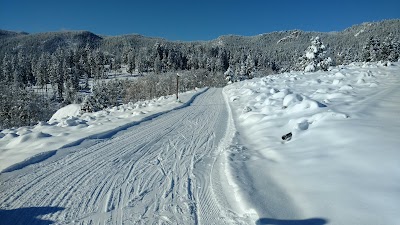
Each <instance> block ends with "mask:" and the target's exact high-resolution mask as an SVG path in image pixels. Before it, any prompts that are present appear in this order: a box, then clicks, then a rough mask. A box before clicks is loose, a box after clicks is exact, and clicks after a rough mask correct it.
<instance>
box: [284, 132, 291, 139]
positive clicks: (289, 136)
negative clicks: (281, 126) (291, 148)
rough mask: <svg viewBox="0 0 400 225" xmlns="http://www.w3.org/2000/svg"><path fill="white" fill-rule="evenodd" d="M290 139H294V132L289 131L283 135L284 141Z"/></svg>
mask: <svg viewBox="0 0 400 225" xmlns="http://www.w3.org/2000/svg"><path fill="white" fill-rule="evenodd" d="M290 139H292V132H290V133H287V134H285V135H283V136H282V140H284V141H290Z"/></svg>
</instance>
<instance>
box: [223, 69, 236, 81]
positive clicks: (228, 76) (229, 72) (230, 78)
mask: <svg viewBox="0 0 400 225" xmlns="http://www.w3.org/2000/svg"><path fill="white" fill-rule="evenodd" d="M224 76H225V80H227V81H228V84H230V83H233V82H235V72H234V71H233V70H232V68H231V67H228V69H227V70H226V71H225V73H224Z"/></svg>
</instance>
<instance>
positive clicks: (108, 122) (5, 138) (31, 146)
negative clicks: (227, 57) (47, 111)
mask: <svg viewBox="0 0 400 225" xmlns="http://www.w3.org/2000/svg"><path fill="white" fill-rule="evenodd" d="M204 90H205V89H199V90H195V91H189V92H186V93H182V94H180V95H179V97H180V100H181V101H180V102H177V101H176V97H175V95H170V96H164V97H160V98H158V99H153V100H147V101H140V102H136V103H128V104H125V105H121V106H117V107H113V108H109V109H105V110H103V111H99V112H94V113H84V114H80V108H81V107H80V105H78V104H72V105H68V106H65V107H63V108H61V109H59V110H58V111H57V112H56V113H55V114H54V115H53V116H52V117H51V119H50V120H49V121H48V122H40V123H39V124H37V125H35V126H32V127H19V128H12V129H5V130H2V131H0V171H2V172H6V171H12V170H14V169H19V168H22V167H23V166H25V165H28V164H30V163H36V162H38V161H40V160H43V159H46V158H47V157H50V156H51V155H53V154H54V150H57V149H60V148H63V147H65V146H70V145H72V144H77V143H80V142H82V141H83V140H84V139H85V138H101V137H109V136H111V135H112V134H115V133H116V132H118V131H120V130H122V129H126V128H128V127H129V126H132V125H134V124H137V122H139V121H142V120H144V119H146V118H152V117H154V116H157V115H160V114H162V113H163V112H166V111H169V110H172V109H175V108H179V107H184V106H186V105H187V104H189V103H190V102H191V101H192V100H193V98H194V97H195V96H196V95H198V94H200V93H202V92H203V91H204ZM46 152H47V153H46ZM39 159H40V160H39Z"/></svg>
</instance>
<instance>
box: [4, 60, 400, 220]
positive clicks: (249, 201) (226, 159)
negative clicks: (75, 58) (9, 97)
mask: <svg viewBox="0 0 400 225" xmlns="http://www.w3.org/2000/svg"><path fill="white" fill-rule="evenodd" d="M181 100H182V102H177V101H175V98H174V96H166V97H161V98H159V99H154V100H151V101H143V102H138V103H130V104H127V105H122V106H119V107H114V108H111V109H107V110H104V111H100V112H95V113H85V114H81V113H79V105H70V106H67V107H65V108H63V109H61V110H59V111H58V112H57V113H56V114H55V115H54V116H53V118H52V119H51V120H49V121H48V122H46V123H39V124H38V125H36V126H33V127H21V128H13V129H6V130H2V131H1V132H0V170H1V171H2V172H1V173H0V182H1V185H0V224H50V223H53V222H54V223H56V224H278V225H284V224H296V225H300V224H301V225H306V224H307V225H323V224H338V225H341V224H363V225H368V224H371V225H375V224H400V219H399V217H398V212H400V204H398V202H400V194H399V190H400V182H399V181H400V163H399V159H400V151H399V146H400V139H399V138H398V137H399V134H400V120H399V117H400V64H399V63H394V64H389V65H388V66H384V65H383V64H380V63H353V64H351V65H348V66H339V67H334V68H332V69H331V70H330V71H328V72H315V73H304V72H292V73H284V74H278V75H272V76H267V77H264V78H257V79H253V80H248V81H243V82H238V83H234V84H232V85H229V86H227V87H225V88H224V89H223V90H221V89H204V90H197V91H195V92H191V93H186V94H182V95H181ZM283 136H285V140H283V139H282V137H283Z"/></svg>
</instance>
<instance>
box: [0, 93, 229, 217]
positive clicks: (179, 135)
mask: <svg viewBox="0 0 400 225" xmlns="http://www.w3.org/2000/svg"><path fill="white" fill-rule="evenodd" d="M227 120H228V112H227V107H226V104H225V102H224V99H223V96H222V90H221V89H209V90H208V91H206V92H205V93H203V94H201V95H199V96H198V97H197V98H196V99H195V100H194V101H193V102H192V103H191V104H190V105H189V106H187V107H185V108H182V109H179V110H173V111H171V112H169V113H166V114H164V115H161V116H159V117H156V118H154V119H152V120H150V121H146V122H142V123H141V124H138V125H136V126H133V127H131V128H128V129H127V130H124V131H121V132H119V133H117V134H115V135H114V136H112V137H110V138H106V139H100V140H87V141H84V142H83V143H81V144H80V145H78V146H73V147H70V148H66V149H62V150H59V152H58V153H57V154H56V155H55V156H53V157H51V158H49V159H47V160H45V161H43V162H41V163H37V164H33V165H30V166H27V167H25V168H23V169H21V170H17V171H13V172H9V173H3V174H0V182H1V186H0V217H1V219H0V220H1V222H0V224H49V223H51V222H54V223H56V224H232V223H234V221H233V220H232V219H231V218H230V217H231V216H229V213H226V210H224V207H226V203H225V201H224V197H223V194H221V193H222V192H223V190H220V189H221V188H220V187H221V185H220V184H218V182H219V181H218V180H219V179H218V177H217V176H218V174H221V173H220V172H218V170H220V169H219V168H217V167H216V165H217V164H218V163H215V162H216V160H217V159H218V157H220V152H219V151H220V150H218V145H219V143H220V141H221V140H222V139H223V138H224V136H225V133H226V129H227V123H228V121H227ZM216 171H217V172H216Z"/></svg>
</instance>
